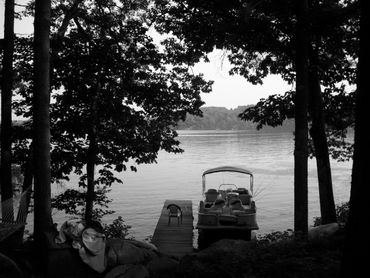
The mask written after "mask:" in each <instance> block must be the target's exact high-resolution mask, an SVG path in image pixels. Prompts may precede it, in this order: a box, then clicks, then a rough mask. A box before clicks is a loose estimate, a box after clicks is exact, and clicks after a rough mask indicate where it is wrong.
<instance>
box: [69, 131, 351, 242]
mask: <svg viewBox="0 0 370 278" xmlns="http://www.w3.org/2000/svg"><path fill="white" fill-rule="evenodd" d="M179 139H180V141H181V143H182V145H181V146H182V148H183V149H184V153H182V154H177V155H175V154H168V153H166V152H160V154H159V157H158V163H157V164H152V165H140V166H138V172H136V173H134V172H125V173H123V174H121V179H122V180H123V181H124V184H115V185H113V187H112V191H111V193H110V197H111V198H113V202H112V203H111V206H110V208H111V209H113V210H115V211H116V213H115V214H114V215H112V216H110V217H109V218H107V219H106V220H107V221H109V220H111V219H114V218H116V217H117V216H119V215H121V216H122V217H123V219H124V220H125V221H126V223H127V224H128V225H131V226H132V234H133V236H135V237H136V238H137V239H141V240H142V239H145V238H146V237H148V236H150V235H152V234H153V232H154V229H155V226H156V224H157V221H158V217H159V214H160V212H161V209H162V206H163V203H164V200H166V199H188V200H192V201H193V210H194V218H195V219H194V226H195V225H196V221H197V209H198V204H199V201H200V199H201V175H202V172H203V171H205V170H207V169H208V168H212V167H217V166H222V165H232V166H241V167H245V168H247V169H249V170H251V171H252V172H253V174H254V195H255V200H256V205H257V221H258V225H259V227H260V230H258V231H257V234H263V233H268V232H272V231H277V230H286V229H289V228H293V209H294V206H293V181H294V180H293V165H294V163H293V148H294V141H293V136H292V134H291V133H266V132H264V133H262V132H257V131H255V132H247V131H180V132H179ZM315 163H316V162H315V160H310V161H309V179H308V181H309V221H310V224H311V223H312V220H313V217H315V216H319V215H320V208H319V199H318V189H317V175H316V165H315ZM351 166H352V163H351V162H345V163H336V162H334V161H332V172H333V183H334V194H335V200H336V203H337V204H339V203H341V202H344V201H347V200H348V198H349V189H350V175H351V171H350V169H351ZM72 178H73V177H72Z"/></svg>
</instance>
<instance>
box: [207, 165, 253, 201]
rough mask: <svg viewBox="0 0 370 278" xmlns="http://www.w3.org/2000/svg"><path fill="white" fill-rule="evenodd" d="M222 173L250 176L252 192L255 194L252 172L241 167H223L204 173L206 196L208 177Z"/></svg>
mask: <svg viewBox="0 0 370 278" xmlns="http://www.w3.org/2000/svg"><path fill="white" fill-rule="evenodd" d="M220 172H234V173H241V174H246V175H249V176H250V191H251V193H252V194H253V174H252V172H251V171H249V170H248V169H245V168H241V167H234V166H221V167H216V168H211V169H208V170H206V171H204V172H203V174H202V193H203V194H204V192H205V190H206V175H209V174H214V173H220Z"/></svg>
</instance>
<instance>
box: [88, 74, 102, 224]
mask: <svg viewBox="0 0 370 278" xmlns="http://www.w3.org/2000/svg"><path fill="white" fill-rule="evenodd" d="M99 79H100V77H99ZM100 89H101V83H100V80H98V84H97V88H96V91H95V93H94V96H93V97H92V100H91V107H90V110H91V127H90V133H89V137H88V138H89V149H88V152H87V164H86V173H87V193H86V208H85V209H86V210H85V221H86V223H87V224H88V223H90V222H91V221H92V220H93V208H94V201H95V177H94V175H95V164H96V156H97V144H96V136H97V130H96V125H97V122H98V112H97V109H98V99H99V95H100Z"/></svg>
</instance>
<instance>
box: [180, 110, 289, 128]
mask: <svg viewBox="0 0 370 278" xmlns="http://www.w3.org/2000/svg"><path fill="white" fill-rule="evenodd" d="M245 109H246V106H239V107H237V108H235V109H226V108H224V107H202V108H201V110H202V117H198V116H193V115H188V116H187V117H186V120H185V121H180V122H179V123H178V125H177V129H179V130H182V129H190V130H251V131H254V130H255V129H256V124H254V123H252V122H251V121H248V122H244V121H241V120H240V118H239V117H238V115H239V114H240V113H242V112H243V111H244V110H245ZM265 130H268V131H269V132H271V131H277V130H279V131H281V130H285V131H289V132H292V131H293V127H292V122H291V121H285V122H284V125H283V127H282V128H277V129H274V128H270V127H266V128H265V129H264V131H265Z"/></svg>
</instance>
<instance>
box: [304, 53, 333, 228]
mask: <svg viewBox="0 0 370 278" xmlns="http://www.w3.org/2000/svg"><path fill="white" fill-rule="evenodd" d="M313 52H314V51H313V49H312V48H311V51H310V62H311V63H310V70H309V72H310V73H309V74H310V105H309V111H310V115H311V120H312V127H311V129H310V135H311V137H312V140H313V144H314V149H315V157H316V167H317V176H318V183H319V198H320V209H321V223H322V224H328V223H334V222H337V216H336V212H335V202H334V194H333V183H332V178H331V167H330V159H329V149H328V143H327V140H326V133H325V123H324V115H323V104H322V96H321V88H320V81H319V76H318V72H317V66H318V61H317V55H316V54H315V53H313Z"/></svg>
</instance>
